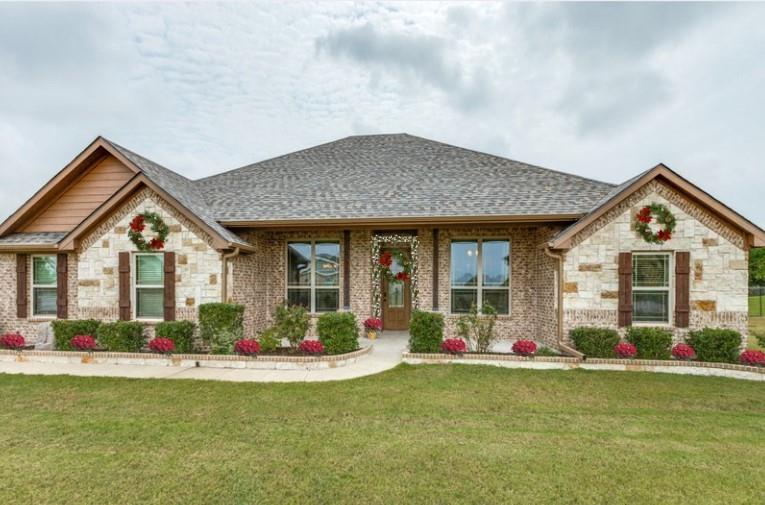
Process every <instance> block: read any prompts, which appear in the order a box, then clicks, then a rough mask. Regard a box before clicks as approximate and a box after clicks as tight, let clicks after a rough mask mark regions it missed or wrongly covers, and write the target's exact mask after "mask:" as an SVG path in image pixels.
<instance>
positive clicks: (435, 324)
mask: <svg viewBox="0 0 765 505" xmlns="http://www.w3.org/2000/svg"><path fill="white" fill-rule="evenodd" d="M443 339H444V316H443V315H441V314H439V313H438V312H425V311H424V310H415V311H414V312H412V319H411V321H410V322H409V351H410V352H424V353H437V352H441V341H442V340H443Z"/></svg>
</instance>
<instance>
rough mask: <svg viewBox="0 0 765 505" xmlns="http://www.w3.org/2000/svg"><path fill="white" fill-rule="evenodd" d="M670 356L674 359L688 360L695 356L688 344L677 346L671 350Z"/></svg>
mask: <svg viewBox="0 0 765 505" xmlns="http://www.w3.org/2000/svg"><path fill="white" fill-rule="evenodd" d="M672 356H674V357H675V358H676V359H683V360H689V359H693V357H694V356H696V351H695V350H694V349H693V347H691V346H689V345H688V344H677V345H676V346H675V347H673V348H672Z"/></svg>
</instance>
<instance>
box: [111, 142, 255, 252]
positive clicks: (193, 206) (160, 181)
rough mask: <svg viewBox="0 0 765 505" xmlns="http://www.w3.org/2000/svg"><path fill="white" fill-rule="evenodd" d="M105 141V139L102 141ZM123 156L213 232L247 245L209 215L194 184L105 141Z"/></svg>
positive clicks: (117, 145) (231, 240)
mask: <svg viewBox="0 0 765 505" xmlns="http://www.w3.org/2000/svg"><path fill="white" fill-rule="evenodd" d="M104 140H106V139H104ZM106 141H107V142H109V144H111V145H112V146H113V147H114V148H115V149H117V150H118V151H119V152H120V153H121V154H122V155H123V156H125V157H126V158H127V159H129V160H130V161H131V162H133V164H134V165H135V166H136V167H138V169H139V170H141V172H143V174H144V175H145V176H146V177H147V178H148V179H149V180H150V181H152V182H153V183H155V184H156V185H157V186H159V187H161V188H162V189H164V190H165V191H167V192H168V193H169V194H170V195H171V196H172V197H173V198H175V199H176V200H178V201H179V202H180V203H181V205H183V206H184V207H186V208H187V209H188V210H190V211H191V212H193V213H194V214H195V215H196V216H197V217H198V218H199V219H201V220H202V221H204V223H205V224H207V225H208V226H209V227H210V228H212V229H213V230H215V231H216V232H217V233H218V234H220V236H221V237H223V238H224V239H225V240H227V241H229V242H233V243H235V244H241V245H247V242H245V241H244V240H243V239H242V238H240V237H239V236H238V235H236V234H235V233H233V232H232V231H230V230H228V229H226V228H224V227H223V226H221V225H220V224H218V222H217V221H216V220H215V219H214V218H213V216H212V215H211V214H210V209H209V207H208V205H207V203H206V202H205V200H204V198H202V195H201V194H200V193H199V189H198V188H197V187H196V186H195V184H194V183H193V182H192V181H191V180H189V179H187V178H185V177H184V176H182V175H180V174H177V173H175V172H173V171H172V170H170V169H167V168H165V167H163V166H161V165H159V164H157V163H154V162H153V161H151V160H149V159H146V158H144V157H143V156H141V155H139V154H136V153H134V152H133V151H131V150H129V149H126V148H124V147H122V146H120V145H119V144H115V143H114V142H112V141H110V140H106Z"/></svg>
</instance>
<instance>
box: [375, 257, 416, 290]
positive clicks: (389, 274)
mask: <svg viewBox="0 0 765 505" xmlns="http://www.w3.org/2000/svg"><path fill="white" fill-rule="evenodd" d="M394 258H395V259H396V262H397V263H398V264H399V265H401V267H402V268H403V271H401V272H397V273H395V274H394V273H393V271H392V270H391V268H390V267H391V265H393V259H394ZM378 263H379V264H380V270H381V272H382V274H383V275H384V276H385V277H386V278H387V279H388V280H397V281H403V282H406V281H408V280H409V279H411V278H412V262H411V261H410V260H409V258H407V257H406V255H405V254H404V253H403V252H401V251H399V250H398V249H393V250H392V251H385V252H384V253H382V254H381V255H380V259H379V261H378Z"/></svg>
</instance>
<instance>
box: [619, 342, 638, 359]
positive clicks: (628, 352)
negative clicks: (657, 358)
mask: <svg viewBox="0 0 765 505" xmlns="http://www.w3.org/2000/svg"><path fill="white" fill-rule="evenodd" d="M614 353H615V354H616V355H617V356H618V357H619V358H621V359H632V358H634V357H635V355H637V347H635V345H634V344H630V343H628V342H621V343H618V344H616V346H615V347H614Z"/></svg>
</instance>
